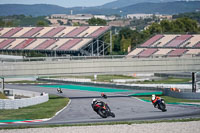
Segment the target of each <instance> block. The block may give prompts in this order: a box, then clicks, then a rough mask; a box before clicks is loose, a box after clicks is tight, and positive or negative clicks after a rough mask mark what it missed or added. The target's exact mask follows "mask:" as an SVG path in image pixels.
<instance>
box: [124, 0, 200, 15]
mask: <svg viewBox="0 0 200 133" xmlns="http://www.w3.org/2000/svg"><path fill="white" fill-rule="evenodd" d="M120 10H122V11H123V12H124V14H129V13H150V14H154V13H159V14H178V13H184V12H193V11H197V10H198V11H199V10H200V1H190V2H186V1H176V2H166V3H139V4H135V5H131V6H127V7H124V8H120Z"/></svg>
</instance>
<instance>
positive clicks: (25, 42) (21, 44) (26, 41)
mask: <svg viewBox="0 0 200 133" xmlns="http://www.w3.org/2000/svg"><path fill="white" fill-rule="evenodd" d="M35 40H36V39H28V40H24V41H23V42H22V43H20V44H18V45H17V46H15V47H14V48H13V49H24V48H25V47H27V46H28V45H30V44H31V43H33V42H34V41H35Z"/></svg>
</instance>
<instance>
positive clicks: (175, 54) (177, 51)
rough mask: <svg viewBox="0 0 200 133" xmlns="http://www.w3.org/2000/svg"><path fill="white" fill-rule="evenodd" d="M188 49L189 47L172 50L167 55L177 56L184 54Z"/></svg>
mask: <svg viewBox="0 0 200 133" xmlns="http://www.w3.org/2000/svg"><path fill="white" fill-rule="evenodd" d="M187 51H188V50H187V49H175V50H172V51H171V52H169V53H168V54H167V56H170V57H174V56H175V57H177V56H182V55H183V54H184V53H186V52H187Z"/></svg>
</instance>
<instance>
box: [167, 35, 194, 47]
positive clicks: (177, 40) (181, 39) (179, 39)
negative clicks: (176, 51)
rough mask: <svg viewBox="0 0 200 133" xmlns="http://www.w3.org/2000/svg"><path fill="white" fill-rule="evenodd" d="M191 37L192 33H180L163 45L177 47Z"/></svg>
mask: <svg viewBox="0 0 200 133" xmlns="http://www.w3.org/2000/svg"><path fill="white" fill-rule="evenodd" d="M191 37H192V35H181V36H179V37H177V38H175V39H174V40H172V41H171V42H169V43H168V44H166V45H165V47H179V46H180V45H181V44H182V43H183V42H185V41H187V40H188V39H190V38H191Z"/></svg>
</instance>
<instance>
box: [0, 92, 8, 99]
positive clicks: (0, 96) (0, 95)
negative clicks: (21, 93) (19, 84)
mask: <svg viewBox="0 0 200 133" xmlns="http://www.w3.org/2000/svg"><path fill="white" fill-rule="evenodd" d="M0 99H8V98H7V97H6V96H5V95H4V94H2V93H1V92H0Z"/></svg>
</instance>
